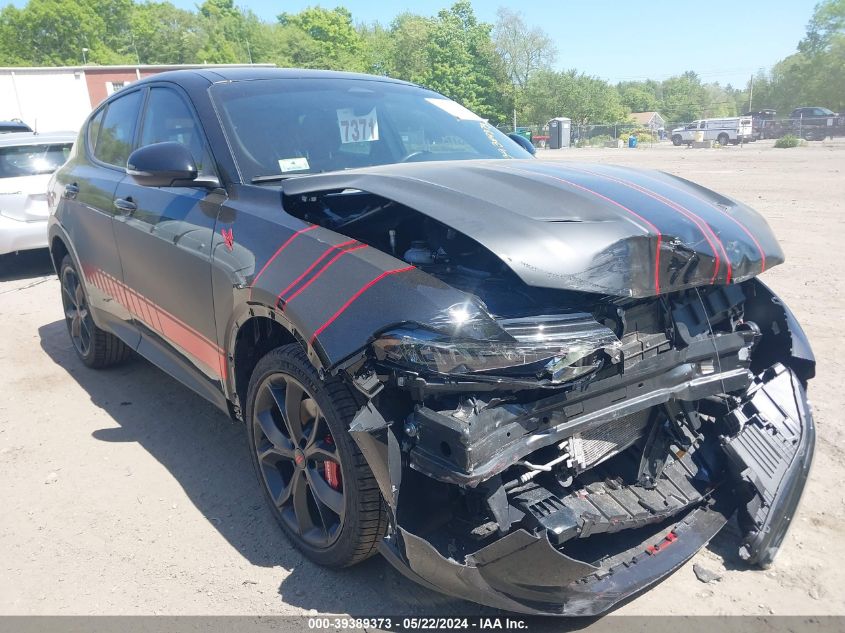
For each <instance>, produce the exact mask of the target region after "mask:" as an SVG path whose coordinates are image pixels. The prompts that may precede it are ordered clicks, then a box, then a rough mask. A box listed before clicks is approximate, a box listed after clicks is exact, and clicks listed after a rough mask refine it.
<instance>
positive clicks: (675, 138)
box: [672, 134, 684, 147]
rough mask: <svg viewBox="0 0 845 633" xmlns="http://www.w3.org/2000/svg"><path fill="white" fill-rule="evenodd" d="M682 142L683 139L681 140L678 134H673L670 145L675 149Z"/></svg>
mask: <svg viewBox="0 0 845 633" xmlns="http://www.w3.org/2000/svg"><path fill="white" fill-rule="evenodd" d="M683 141H684V139H682V138H681V135H680V134H675V135H674V136H673V137H672V145H674V146H675V147H680V146H681V143H683Z"/></svg>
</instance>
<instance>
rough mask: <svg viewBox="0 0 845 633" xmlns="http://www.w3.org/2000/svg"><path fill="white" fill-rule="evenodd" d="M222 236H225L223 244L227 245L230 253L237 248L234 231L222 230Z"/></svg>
mask: <svg viewBox="0 0 845 633" xmlns="http://www.w3.org/2000/svg"><path fill="white" fill-rule="evenodd" d="M220 234H221V235H222V236H223V243H224V244H226V250H228V251H229V252H230V253H231V252H232V251H233V250H234V248H235V234H234V232H233V231H232V229H220Z"/></svg>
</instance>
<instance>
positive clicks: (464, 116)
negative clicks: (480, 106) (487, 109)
mask: <svg viewBox="0 0 845 633" xmlns="http://www.w3.org/2000/svg"><path fill="white" fill-rule="evenodd" d="M426 101H428V102H429V103H430V104H432V105H436V106H437V107H438V108H440V109H441V110H443V111H444V112H448V113H449V114H451V115H452V116H453V117H455V118H456V119H458V120H459V121H483V120H484V119H482V118H481V117H480V116H478V115H477V114H475V113H474V112H472V111H470V110H467V109H466V108H465V107H464V106H462V105H461V104H460V103H455V102H454V101H452V100H451V99H438V98H428V99H426Z"/></svg>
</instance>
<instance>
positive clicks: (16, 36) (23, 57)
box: [0, 0, 134, 66]
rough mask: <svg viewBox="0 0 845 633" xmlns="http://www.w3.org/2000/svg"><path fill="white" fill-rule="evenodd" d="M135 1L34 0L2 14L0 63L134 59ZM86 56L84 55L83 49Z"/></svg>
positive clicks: (90, 61) (0, 19)
mask: <svg viewBox="0 0 845 633" xmlns="http://www.w3.org/2000/svg"><path fill="white" fill-rule="evenodd" d="M131 10H132V0H102V1H97V0H30V2H29V3H27V5H26V6H25V7H23V8H22V9H15V8H14V7H12V6H7V7H5V8H4V9H3V10H2V13H0V63H3V64H6V65H34V66H59V65H73V64H81V63H82V62H83V57H84V58H85V60H86V61H87V62H89V63H95V64H114V63H125V62H130V61H134V59H133V55H132V54H131V38H130V37H129V28H128V25H129V16H130V12H131ZM82 49H87V50H86V51H85V55H84V56H83V50H82Z"/></svg>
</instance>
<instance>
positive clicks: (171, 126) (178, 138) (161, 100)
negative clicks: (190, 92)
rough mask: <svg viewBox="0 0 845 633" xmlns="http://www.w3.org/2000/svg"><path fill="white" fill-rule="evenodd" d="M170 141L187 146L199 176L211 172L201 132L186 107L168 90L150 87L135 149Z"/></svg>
mask: <svg viewBox="0 0 845 633" xmlns="http://www.w3.org/2000/svg"><path fill="white" fill-rule="evenodd" d="M165 142H174V143H181V144H182V145H184V146H185V147H187V148H188V149H189V150H190V152H191V155H192V156H193V157H194V161H195V163H196V166H197V171H198V172H199V174H201V175H210V174H211V173H213V172H212V168H211V160H210V157H209V154H208V151H207V149H206V147H207V145H206V142H205V137H204V135H203V133H202V129H201V128H200V126H199V123H198V122H197V120H196V118H195V117H194V115H193V113H192V112H191V110H190V108H189V107H188V104H187V103H185V101H184V100H183V99H182V97H180V96H179V95H178V94H177V93H176V92H175V91H173V90H171V89H169V88H152V89H151V90H150V96H149V98H148V99H147V108H146V110H145V112H144V122H143V126H142V128H141V141H140V144H139V146H140V147H144V146H145V145H152V144H153V143H165Z"/></svg>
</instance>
